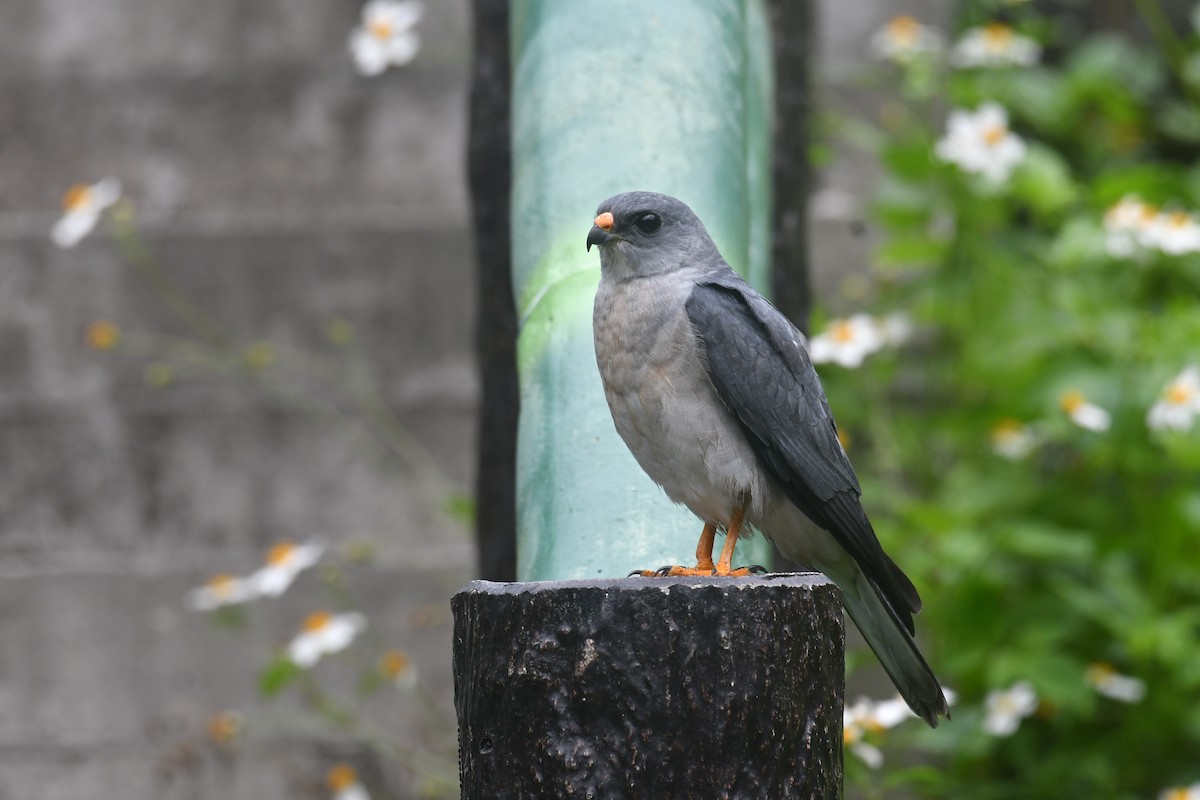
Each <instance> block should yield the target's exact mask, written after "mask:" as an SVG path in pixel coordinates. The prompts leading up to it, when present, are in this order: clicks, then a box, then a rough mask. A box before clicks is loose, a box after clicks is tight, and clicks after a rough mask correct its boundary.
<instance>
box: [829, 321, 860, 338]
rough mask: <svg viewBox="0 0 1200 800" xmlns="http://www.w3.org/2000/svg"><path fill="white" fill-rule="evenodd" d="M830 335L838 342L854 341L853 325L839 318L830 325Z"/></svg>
mask: <svg viewBox="0 0 1200 800" xmlns="http://www.w3.org/2000/svg"><path fill="white" fill-rule="evenodd" d="M829 335H830V336H832V337H833V340H834V341H835V342H837V343H838V344H847V343H849V342H853V341H854V326H853V325H851V324H850V323H849V322H846V321H845V320H839V321H838V322H835V323H833V325H831V326H830V333H829Z"/></svg>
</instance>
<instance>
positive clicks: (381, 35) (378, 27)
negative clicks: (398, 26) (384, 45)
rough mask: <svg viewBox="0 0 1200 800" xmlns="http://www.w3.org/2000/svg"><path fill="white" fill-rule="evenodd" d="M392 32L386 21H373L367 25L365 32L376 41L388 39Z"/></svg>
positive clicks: (390, 25) (389, 24) (390, 24)
mask: <svg viewBox="0 0 1200 800" xmlns="http://www.w3.org/2000/svg"><path fill="white" fill-rule="evenodd" d="M394 30H395V29H394V28H393V27H392V23H390V22H388V21H387V20H386V19H374V20H371V22H370V23H369V24H368V25H367V32H368V33H370V34H371V35H372V36H374V37H375V38H376V39H390V38H391V37H392V32H393V31H394Z"/></svg>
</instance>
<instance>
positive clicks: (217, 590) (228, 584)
mask: <svg viewBox="0 0 1200 800" xmlns="http://www.w3.org/2000/svg"><path fill="white" fill-rule="evenodd" d="M236 585H237V578H235V577H233V576H232V575H228V574H225V573H222V574H220V575H213V576H212V577H211V578H209V580H208V588H209V589H210V590H212V593H213V594H215V595H216V596H217V597H229V596H230V595H231V594H233V587H234V586H236Z"/></svg>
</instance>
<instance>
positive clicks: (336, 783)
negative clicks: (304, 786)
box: [325, 764, 358, 792]
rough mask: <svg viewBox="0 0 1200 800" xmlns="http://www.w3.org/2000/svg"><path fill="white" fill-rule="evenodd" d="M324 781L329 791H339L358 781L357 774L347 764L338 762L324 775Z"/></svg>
mask: <svg viewBox="0 0 1200 800" xmlns="http://www.w3.org/2000/svg"><path fill="white" fill-rule="evenodd" d="M325 783H326V784H328V785H329V791H331V792H341V791H344V790H346V789H349V788H350V787H351V786H353V785H354V784H356V783H358V775H356V774H355V773H354V767H352V766H350V765H349V764H338V765H337V766H336V767H334V768H333V769H331V770H329V772H328V773H327V774H326V775H325Z"/></svg>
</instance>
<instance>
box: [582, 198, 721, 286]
mask: <svg viewBox="0 0 1200 800" xmlns="http://www.w3.org/2000/svg"><path fill="white" fill-rule="evenodd" d="M606 215H607V216H606ZM593 244H595V245H598V246H599V249H600V268H601V270H602V271H603V272H604V273H605V274H606V275H609V276H610V277H614V278H638V277H646V276H648V275H658V274H662V273H665V272H672V271H674V270H677V269H682V268H693V269H694V268H703V269H719V268H721V267H724V268H725V269H728V266H727V265H726V264H725V262H724V260H723V259H722V258H721V255H720V253H719V252H717V247H716V245H715V244H713V241H712V238H711V237H710V236H709V235H708V230H707V229H706V228H705V227H704V223H703V222H701V221H700V218H699V217H697V216H696V214H695V213H694V212H693V211H692V209H690V208H688V206H687V204H686V203H683V202H682V201H680V200H677V199H675V198H674V197H670V196H668V195H665V194H658V193H657V192H624V193H622V194H618V195H614V196H613V197H610V198H608V199H607V200H605V201H604V202H603V203H601V204H600V205H599V207H598V208H597V209H596V224H595V225H593V226H592V229H591V231H590V232H589V233H588V238H587V246H588V249H589V250H590V249H591V247H592V245H593Z"/></svg>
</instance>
